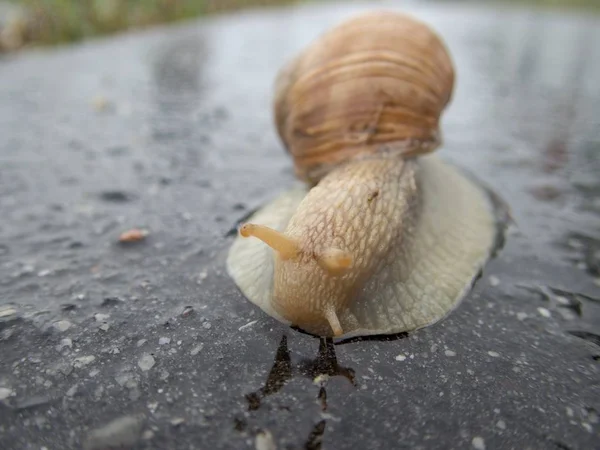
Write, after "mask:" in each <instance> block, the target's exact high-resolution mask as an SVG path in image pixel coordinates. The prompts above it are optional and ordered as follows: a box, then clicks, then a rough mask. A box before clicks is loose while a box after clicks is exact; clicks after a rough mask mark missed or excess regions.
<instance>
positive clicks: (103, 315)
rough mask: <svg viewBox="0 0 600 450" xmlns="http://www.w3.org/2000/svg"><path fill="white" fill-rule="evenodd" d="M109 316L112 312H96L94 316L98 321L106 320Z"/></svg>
mask: <svg viewBox="0 0 600 450" xmlns="http://www.w3.org/2000/svg"><path fill="white" fill-rule="evenodd" d="M109 317H110V314H101V313H97V314H94V318H95V319H96V322H104V321H105V320H107V319H108V318H109Z"/></svg>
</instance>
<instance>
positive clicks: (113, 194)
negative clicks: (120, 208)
mask: <svg viewBox="0 0 600 450" xmlns="http://www.w3.org/2000/svg"><path fill="white" fill-rule="evenodd" d="M98 197H99V198H100V200H103V201H105V202H111V203H127V202H131V201H134V200H136V199H137V196H136V195H135V194H133V193H131V192H126V191H117V190H114V191H102V192H100V194H99V195H98Z"/></svg>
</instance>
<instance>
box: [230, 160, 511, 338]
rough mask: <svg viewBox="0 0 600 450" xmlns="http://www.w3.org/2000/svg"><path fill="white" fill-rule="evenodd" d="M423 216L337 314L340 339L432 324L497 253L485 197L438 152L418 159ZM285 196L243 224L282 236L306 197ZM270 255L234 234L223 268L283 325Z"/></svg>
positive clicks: (295, 192)
mask: <svg viewBox="0 0 600 450" xmlns="http://www.w3.org/2000/svg"><path fill="white" fill-rule="evenodd" d="M418 166H419V170H418V183H419V190H420V197H419V201H420V202H421V214H420V216H419V218H418V220H417V221H416V223H415V227H414V231H413V232H412V233H411V234H410V236H409V239H407V240H406V241H405V242H404V243H403V245H402V246H399V247H398V248H393V249H390V252H389V255H388V257H387V263H386V264H383V265H382V267H381V269H380V270H379V271H378V272H377V273H374V274H373V275H372V276H371V278H370V279H369V281H368V282H367V283H366V284H365V285H364V286H363V287H362V289H361V290H360V292H357V293H356V296H355V297H354V300H353V301H352V302H351V304H350V305H348V308H347V310H346V311H343V312H342V313H341V314H340V317H339V319H340V323H341V325H342V328H343V330H344V335H343V336H341V338H349V337H354V336H365V335H378V334H394V333H400V332H408V331H413V330H416V329H418V328H422V327H425V326H428V325H431V324H433V323H435V322H437V321H439V320H441V319H443V318H444V317H445V316H446V315H448V314H449V313H450V312H451V311H452V310H453V309H455V308H456V307H457V306H458V305H459V303H460V301H461V300H462V299H463V298H464V297H465V295H466V294H467V293H468V292H469V290H470V288H471V286H472V284H473V281H474V280H475V279H476V277H477V276H478V274H479V273H480V271H481V270H482V268H483V266H484V265H485V263H486V262H487V261H488V259H489V258H490V257H491V255H492V253H493V252H494V250H495V245H496V240H497V233H498V230H499V225H498V221H497V214H496V211H495V209H494V205H493V202H492V201H491V198H490V196H489V195H488V192H487V191H486V190H485V189H484V188H483V187H481V186H479V185H478V184H476V183H475V182H473V181H472V180H471V179H469V178H467V177H465V176H464V175H463V174H462V173H461V172H459V171H458V170H457V169H455V168H454V167H452V166H450V165H448V164H446V163H444V162H442V161H441V160H440V159H439V158H438V157H437V156H436V155H429V156H425V157H421V158H419V160H418ZM306 192H307V189H306V188H304V187H298V188H295V189H292V190H290V191H288V192H285V193H284V194H282V195H281V196H279V197H278V198H277V199H275V200H274V201H272V202H271V203H269V204H268V205H266V206H264V207H263V208H261V209H260V210H259V211H257V212H256V213H255V214H254V215H253V216H252V217H251V218H250V219H249V220H251V221H252V222H255V223H260V224H264V225H267V226H269V227H272V228H274V229H276V230H280V231H283V230H284V229H285V227H286V225H287V223H288V221H289V219H290V217H291V216H292V214H293V213H294V211H295V210H296V208H297V206H298V204H299V203H300V201H301V200H302V198H303V197H304V196H305V194H306ZM273 266H274V259H273V251H272V250H271V249H270V248H269V247H267V246H266V245H264V243H262V242H260V241H259V240H256V239H244V238H240V237H239V236H238V237H237V238H236V240H235V242H234V243H233V245H232V247H231V249H230V252H229V255H228V259H227V270H228V272H229V274H230V276H231V277H232V278H233V280H234V281H235V283H236V284H237V286H238V287H239V288H240V290H241V291H242V293H243V294H244V295H245V296H246V297H247V298H248V299H249V300H250V301H251V302H253V303H254V304H256V305H257V306H259V307H260V308H261V309H262V310H263V311H264V312H266V313H267V314H269V315H270V316H272V317H275V318H276V319H278V320H280V321H281V322H284V323H288V322H287V321H285V320H284V319H283V318H282V317H281V316H279V315H278V314H277V313H276V312H275V311H274V309H273V308H272V306H271V297H272V291H273Z"/></svg>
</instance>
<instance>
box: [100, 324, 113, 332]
mask: <svg viewBox="0 0 600 450" xmlns="http://www.w3.org/2000/svg"><path fill="white" fill-rule="evenodd" d="M98 328H99V329H101V330H102V331H108V329H109V328H110V325H109V324H107V323H103V324H102V325H100V326H99V327H98Z"/></svg>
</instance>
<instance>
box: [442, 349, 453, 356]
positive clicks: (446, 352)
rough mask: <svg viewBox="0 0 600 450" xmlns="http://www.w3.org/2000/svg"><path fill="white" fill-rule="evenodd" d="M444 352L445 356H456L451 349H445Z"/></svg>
mask: <svg viewBox="0 0 600 450" xmlns="http://www.w3.org/2000/svg"><path fill="white" fill-rule="evenodd" d="M444 354H445V355H446V356H456V352H453V351H452V350H446V351H445V352H444Z"/></svg>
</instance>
